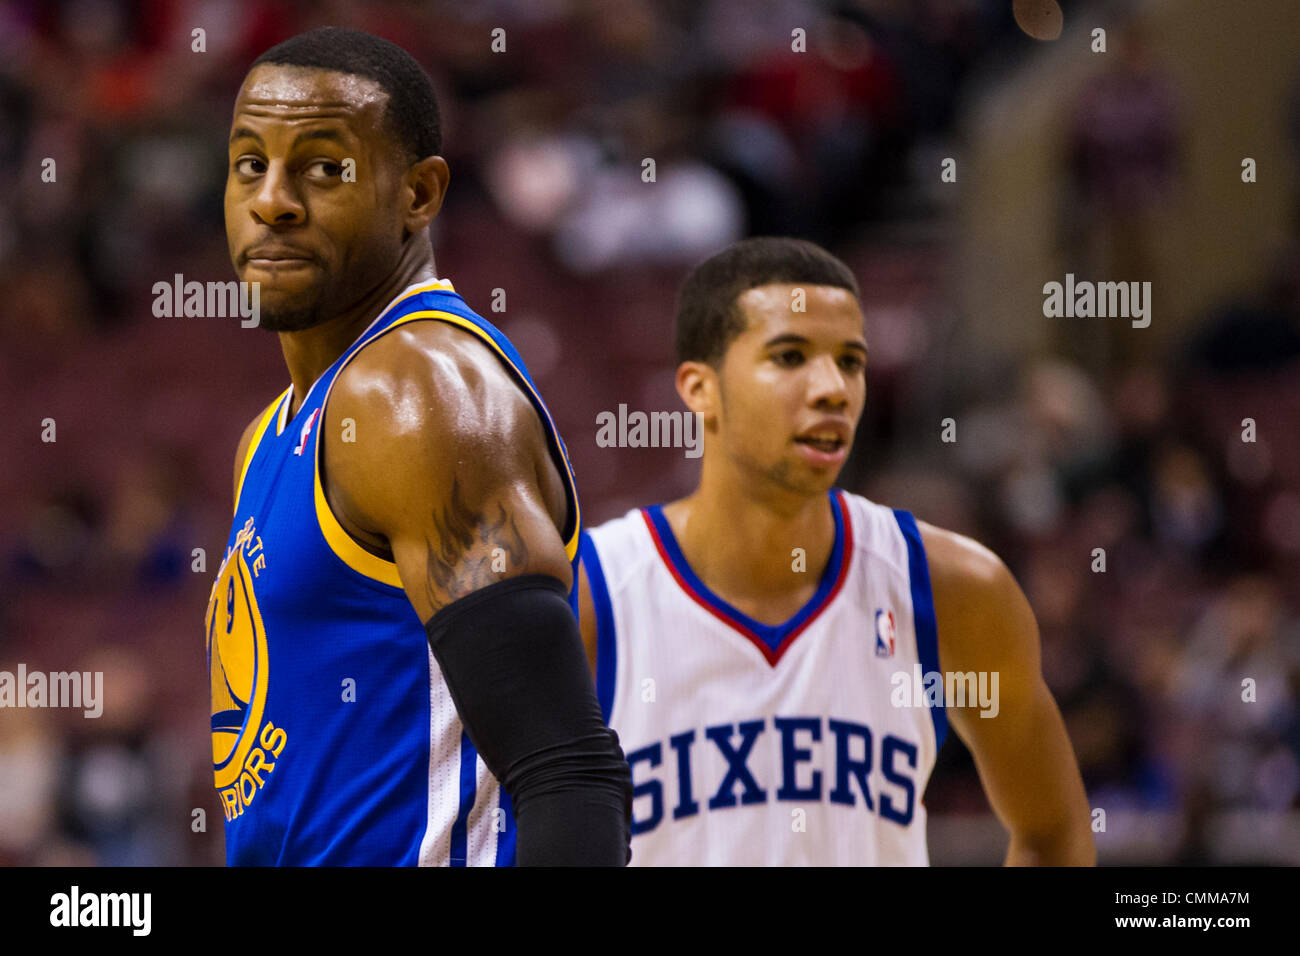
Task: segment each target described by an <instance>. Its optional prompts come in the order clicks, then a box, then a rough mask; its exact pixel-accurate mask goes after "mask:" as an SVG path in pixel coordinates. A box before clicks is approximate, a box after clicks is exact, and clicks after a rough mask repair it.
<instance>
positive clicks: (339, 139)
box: [230, 126, 346, 149]
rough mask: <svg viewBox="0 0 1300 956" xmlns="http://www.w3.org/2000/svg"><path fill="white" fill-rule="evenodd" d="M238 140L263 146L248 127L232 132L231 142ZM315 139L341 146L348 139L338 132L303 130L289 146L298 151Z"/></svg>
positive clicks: (259, 138)
mask: <svg viewBox="0 0 1300 956" xmlns="http://www.w3.org/2000/svg"><path fill="white" fill-rule="evenodd" d="M237 139H251V140H253V141H254V142H256V143H257V144H258V145H261V144H262V137H260V136H258V135H257V133H255V132H253V130H251V129H249V128H248V127H247V126H236V127H235V128H234V129H233V130H231V131H230V142H232V143H233V142H234V141H235V140H237ZM313 139H324V140H329V141H331V142H334V143H338V144H339V145H340V146H343V145H346V138H345V137H344V136H343V134H342V133H340V132H339V131H338V130H333V129H307V130H303V131H302V132H301V133H299V134H298V135H297V136H295V137H294V138H293V142H292V143H290V144H289V148H290V149H297V148H298V146H299V145H301V144H302V143H305V142H307V141H309V140H313Z"/></svg>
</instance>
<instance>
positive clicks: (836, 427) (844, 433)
mask: <svg viewBox="0 0 1300 956" xmlns="http://www.w3.org/2000/svg"><path fill="white" fill-rule="evenodd" d="M852 436H853V429H852V427H851V426H850V425H849V424H848V422H845V421H843V420H840V419H825V420H823V421H820V422H818V423H817V424H815V425H813V426H811V427H809V428H806V429H805V430H804V431H802V432H800V433H799V434H798V435H796V436H795V438H794V440H795V442H796V443H797V444H798V445H799V446H800V449H799V450H800V451H801V452H802V453H803V455H804V457H805V458H806V459H808V460H809V461H810V462H812V463H813V464H815V465H836V464H840V463H842V462H843V461H844V459H845V458H846V457H848V453H849V440H850V439H851V438H852Z"/></svg>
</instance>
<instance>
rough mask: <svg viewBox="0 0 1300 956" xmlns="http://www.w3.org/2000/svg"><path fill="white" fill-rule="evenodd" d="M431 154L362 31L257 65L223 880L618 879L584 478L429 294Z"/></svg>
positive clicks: (222, 617) (522, 387) (625, 804)
mask: <svg viewBox="0 0 1300 956" xmlns="http://www.w3.org/2000/svg"><path fill="white" fill-rule="evenodd" d="M439 149H440V127H439V116H438V109H437V105H436V102H435V100H434V94H433V90H432V87H431V85H430V82H429V79H428V77H427V76H426V75H425V73H424V72H423V70H422V69H421V68H420V67H419V65H418V64H417V63H416V62H415V61H414V60H413V59H412V58H411V57H410V56H409V55H408V54H407V53H405V52H404V51H403V50H401V49H400V48H399V47H397V46H395V45H393V44H392V43H389V42H387V41H385V40H381V39H379V38H377V37H373V36H370V35H368V34H364V33H358V32H356V31H351V30H342V29H334V28H325V29H320V30H313V31H311V32H309V33H305V34H302V35H300V36H297V37H294V38H293V39H290V40H288V41H287V42H285V43H283V44H281V45H280V46H277V47H275V48H273V49H271V50H269V51H268V52H267V53H265V54H263V55H262V56H261V57H260V58H259V59H258V60H257V61H256V62H255V63H254V65H253V68H252V70H251V71H250V72H249V74H248V75H247V77H246V78H245V80H244V82H243V85H242V87H241V89H240V91H239V95H238V99H237V100H236V103H235V110H234V119H233V122H232V125H231V132H230V144H229V171H228V177H227V181H226V198H225V214H226V231H227V237H228V240H229V246H230V254H231V258H232V261H233V263H234V266H235V270H236V272H237V273H238V275H239V278H240V279H241V280H244V281H248V282H256V283H258V284H259V286H260V303H261V315H260V320H261V326H262V327H263V328H266V329H270V330H272V331H274V332H276V333H278V336H279V341H280V346H281V348H282V349H283V352H284V357H285V363H286V365H287V366H288V370H289V378H290V380H291V381H290V384H289V386H288V388H286V389H285V390H284V392H282V393H281V394H280V396H279V397H278V398H276V399H275V400H274V401H272V402H271V403H270V404H269V405H268V406H267V407H266V408H265V409H264V410H263V411H262V412H261V413H259V414H258V415H257V416H256V417H255V418H254V419H253V421H252V422H251V423H250V424H249V426H248V428H247V429H246V430H245V431H244V435H243V437H242V438H241V439H240V441H239V446H238V451H237V452H236V456H235V469H234V478H235V487H234V492H235V512H234V523H233V526H232V529H231V534H230V539H229V543H228V548H227V550H226V555H225V558H224V560H223V562H222V566H221V569H220V571H219V573H218V575H217V580H216V582H215V584H214V586H213V589H212V595H211V599H210V602H209V607H208V612H207V619H206V622H205V627H206V636H207V652H208V661H209V670H210V673H211V684H212V748H213V766H214V771H215V776H216V786H217V789H218V791H219V794H220V799H221V804H222V807H223V810H224V812H225V818H226V852H227V861H228V862H229V863H230V864H288V865H304V864H305V865H314V864H348V865H351V864H368V865H376V864H379V865H385V864H402V865H416V864H418V865H452V866H457V865H460V866H464V865H477V864H484V865H492V864H506V865H508V864H511V863H513V862H516V860H517V862H518V863H520V864H609V865H622V864H624V863H626V862H627V858H628V839H629V838H628V813H629V808H630V779H629V774H628V768H627V765H626V762H625V760H624V758H623V754H622V751H621V750H620V748H619V744H618V739H617V737H616V736H615V735H614V734H613V733H612V732H611V731H610V730H609V728H608V727H607V726H606V724H605V722H604V721H603V719H602V717H601V712H600V707H599V704H598V702H597V700H596V697H595V694H594V691H593V688H592V685H591V678H590V675H589V673H588V671H587V667H586V663H585V660H584V657H583V649H582V643H581V637H580V635H579V632H578V627H577V621H576V619H575V617H574V614H573V611H572V608H571V604H570V595H571V591H572V585H573V580H574V578H573V573H574V562H575V561H576V553H577V542H578V533H579V513H578V499H577V494H576V492H575V489H574V484H573V476H572V472H571V471H570V468H569V465H568V461H567V458H566V453H565V450H564V445H563V443H562V442H561V440H560V437H559V435H558V434H557V432H556V429H555V426H554V423H553V422H552V420H551V417H550V415H549V413H548V412H547V410H546V406H545V405H544V404H543V402H542V400H541V398H540V396H539V395H538V394H537V392H536V390H535V389H534V387H533V384H532V381H531V379H530V378H529V376H528V372H527V370H526V369H525V368H524V364H523V362H522V360H521V359H520V357H519V355H518V354H517V353H516V351H515V350H514V348H513V347H512V346H511V345H510V343H509V342H508V341H507V340H506V339H505V338H504V336H502V335H501V333H500V332H498V331H497V330H496V329H495V328H493V327H492V326H491V325H490V324H489V323H488V322H486V321H485V320H484V319H482V318H481V317H480V316H478V315H476V314H475V313H474V312H473V311H472V310H471V309H470V308H469V307H468V306H467V305H466V304H465V302H464V300H463V299H461V297H460V296H459V295H457V294H456V292H455V291H454V290H453V288H452V286H451V283H450V282H447V281H446V280H443V279H439V278H438V277H437V274H436V272H435V269H434V260H433V253H432V248H431V245H430V239H429V233H428V227H429V224H430V223H431V222H432V220H433V219H434V217H435V216H436V215H437V213H438V210H439V207H440V206H441V204H442V201H443V197H444V195H445V194H446V191H447V184H448V170H447V164H446V162H445V161H444V160H443V159H442V158H441V157H440V156H439V155H438V152H439ZM345 172H346V173H347V175H345Z"/></svg>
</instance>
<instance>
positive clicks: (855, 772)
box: [627, 716, 921, 836]
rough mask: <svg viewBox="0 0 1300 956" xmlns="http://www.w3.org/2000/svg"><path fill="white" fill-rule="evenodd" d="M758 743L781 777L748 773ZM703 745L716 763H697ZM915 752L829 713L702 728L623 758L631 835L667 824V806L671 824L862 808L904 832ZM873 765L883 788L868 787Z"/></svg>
mask: <svg viewBox="0 0 1300 956" xmlns="http://www.w3.org/2000/svg"><path fill="white" fill-rule="evenodd" d="M769 731H770V732H769ZM763 747H768V748H771V749H772V751H773V755H774V756H775V757H776V758H777V760H776V766H779V767H780V771H779V776H778V778H777V779H773V780H764V779H760V778H759V775H758V774H757V773H756V771H755V770H754V769H753V764H754V763H755V761H754V759H753V758H754V757H755V755H756V754H757V753H759V752H760V749H761V748H763ZM700 748H708V749H709V751H710V752H711V754H712V755H713V756H714V757H717V758H720V761H719V760H709V761H706V760H704V759H702V754H701V753H700ZM818 751H820V756H818ZM920 752H921V751H920V747H919V745H918V744H917V743H915V742H913V741H909V740H904V739H903V738H901V737H898V736H895V735H894V734H884V735H877V734H875V733H873V732H872V730H871V728H870V727H868V726H867V725H866V724H862V723H857V722H855V721H851V720H837V719H835V718H833V717H827V718H822V717H782V716H776V717H773V718H772V721H771V726H770V727H769V725H768V722H767V720H766V718H762V717H760V718H756V719H754V720H744V721H739V722H738V723H726V724H717V725H715V726H712V727H705V728H703V733H702V734H699V735H697V733H696V731H695V730H687V731H683V732H682V733H678V734H673V735H672V736H670V737H669V738H668V740H667V741H666V742H665V741H656V742H655V743H652V744H649V745H647V746H644V747H639V748H637V749H636V750H634V751H631V752H630V753H628V755H627V762H628V765H629V766H630V767H631V768H632V784H633V789H632V797H633V808H632V835H633V836H637V835H639V834H642V833H647V832H649V831H651V830H653V829H655V828H656V827H657V826H659V825H660V824H661V823H663V822H664V819H665V814H666V813H667V812H668V808H667V801H669V800H671V801H672V811H671V813H672V819H673V820H682V819H685V818H687V817H692V816H695V815H696V814H698V813H701V812H709V811H717V810H729V809H732V808H737V807H746V806H753V805H756V804H763V803H767V802H768V801H769V800H777V801H784V802H791V803H807V802H809V801H813V802H826V803H830V804H836V805H839V806H843V807H856V806H858V805H859V802H860V803H861V805H862V807H863V809H864V810H865V811H866V812H870V813H875V814H877V815H878V816H880V817H881V818H882V819H884V820H888V821H890V822H891V823H894V824H897V825H898V826H900V827H907V826H910V825H911V823H912V820H913V818H914V816H915V810H916V801H917V798H918V793H917V791H918V787H917V773H916V771H917V763H918V757H919V754H920ZM719 763H720V765H721V767H722V770H721V772H720V773H719V774H715V775H714V776H713V777H711V778H710V779H703V777H702V776H701V773H700V770H701V767H702V766H704V765H708V766H714V765H717V764H719ZM877 769H878V771H879V773H878V775H877V776H878V777H879V778H883V782H882V783H880V784H878V785H877V786H876V787H875V788H874V789H873V786H872V780H871V778H872V774H873V771H875V770H877Z"/></svg>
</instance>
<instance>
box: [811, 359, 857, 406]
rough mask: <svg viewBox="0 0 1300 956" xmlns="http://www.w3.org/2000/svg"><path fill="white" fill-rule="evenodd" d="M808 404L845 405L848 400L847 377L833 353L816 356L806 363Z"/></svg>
mask: <svg viewBox="0 0 1300 956" xmlns="http://www.w3.org/2000/svg"><path fill="white" fill-rule="evenodd" d="M808 402H809V404H810V405H814V406H821V405H827V404H829V405H832V406H835V407H839V408H842V407H845V406H847V405H848V402H849V378H848V376H847V375H845V374H844V370H843V369H841V368H840V366H839V364H838V363H837V362H836V360H835V357H834V356H833V355H822V356H818V357H817V358H816V359H815V360H813V361H812V362H809V363H808Z"/></svg>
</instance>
